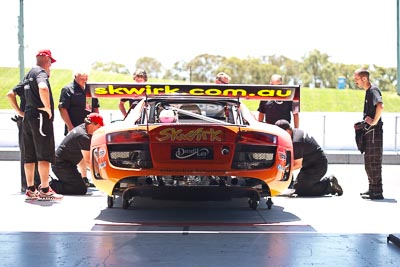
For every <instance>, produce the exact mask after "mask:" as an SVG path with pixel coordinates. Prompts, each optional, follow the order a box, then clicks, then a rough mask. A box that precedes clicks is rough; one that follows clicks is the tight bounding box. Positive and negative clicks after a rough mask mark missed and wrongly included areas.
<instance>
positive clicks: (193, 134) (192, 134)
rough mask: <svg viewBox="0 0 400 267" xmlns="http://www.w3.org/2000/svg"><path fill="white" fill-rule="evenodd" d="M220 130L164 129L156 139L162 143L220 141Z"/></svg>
mask: <svg viewBox="0 0 400 267" xmlns="http://www.w3.org/2000/svg"><path fill="white" fill-rule="evenodd" d="M222 135H223V132H222V130H215V129H213V128H207V129H205V128H203V127H201V128H197V129H194V130H186V131H185V130H184V129H176V128H172V127H171V128H165V129H163V130H161V131H160V132H159V135H158V136H157V137H156V139H157V140H158V141H160V142H162V141H172V142H173V141H212V142H221V141H222Z"/></svg>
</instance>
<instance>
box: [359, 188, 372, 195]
mask: <svg viewBox="0 0 400 267" xmlns="http://www.w3.org/2000/svg"><path fill="white" fill-rule="evenodd" d="M369 194H371V191H370V190H369V189H368V190H367V191H365V192H362V193H360V196H362V195H369Z"/></svg>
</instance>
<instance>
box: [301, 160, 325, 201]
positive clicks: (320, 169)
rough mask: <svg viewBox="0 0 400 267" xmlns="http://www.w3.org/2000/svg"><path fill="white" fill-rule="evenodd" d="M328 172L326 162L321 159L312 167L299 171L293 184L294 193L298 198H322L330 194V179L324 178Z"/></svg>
mask: <svg viewBox="0 0 400 267" xmlns="http://www.w3.org/2000/svg"><path fill="white" fill-rule="evenodd" d="M327 170H328V160H327V159H326V158H325V159H321V161H320V162H316V163H315V164H313V165H312V166H308V167H303V168H301V169H300V172H299V174H298V175H297V178H296V181H295V182H294V185H293V187H294V189H295V193H296V194H297V195H299V196H323V195H327V194H331V193H332V186H331V182H330V179H329V178H328V177H324V175H325V174H326V171H327Z"/></svg>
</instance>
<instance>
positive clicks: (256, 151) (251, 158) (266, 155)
mask: <svg viewBox="0 0 400 267" xmlns="http://www.w3.org/2000/svg"><path fill="white" fill-rule="evenodd" d="M275 155H276V146H259V145H244V144H237V145H236V149H235V156H234V158H233V162H232V169H239V170H257V169H267V168H271V167H272V166H273V165H274V163H275Z"/></svg>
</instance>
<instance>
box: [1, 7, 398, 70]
mask: <svg viewBox="0 0 400 267" xmlns="http://www.w3.org/2000/svg"><path fill="white" fill-rule="evenodd" d="M24 5H25V9H24V15H25V66H26V67H30V66H33V65H34V63H35V62H34V55H35V52H36V51H37V50H38V49H40V48H50V49H51V50H52V52H53V55H54V57H55V58H56V59H57V62H56V63H55V64H54V65H53V68H71V69H74V68H84V67H89V66H90V64H91V63H93V62H94V61H103V62H106V61H114V62H117V63H121V64H124V65H126V66H127V67H128V68H129V69H134V64H135V62H136V60H137V59H138V58H140V57H144V56H148V57H154V58H156V59H158V60H159V61H161V62H162V63H163V64H164V65H165V66H166V67H170V65H171V64H172V63H174V62H176V61H179V60H186V61H188V60H190V59H192V58H193V57H195V56H197V55H199V54H202V53H208V54H215V55H223V56H228V57H231V56H236V57H239V58H246V57H258V56H263V55H274V54H275V55H284V56H287V57H289V58H292V59H301V57H303V56H304V55H306V54H307V53H308V52H310V51H312V50H314V49H318V50H319V51H320V52H322V53H326V54H328V55H329V56H330V60H331V61H332V62H341V63H346V64H360V65H361V64H377V65H379V66H384V67H396V65H397V52H396V46H397V43H396V42H397V41H396V40H397V34H396V0H383V1H382V0H336V1H329V0H303V1H301V0H248V1H243V0H240V1H238V0H202V1H188V0H187V1H184V0H168V1H166V0H144V1H143V0H142V1H137V0H113V1H109V0H107V1H106V0H68V1H65V0H64V1H62V0H24ZM18 15H19V1H18V0H1V1H0V34H1V39H2V41H1V49H0V66H18V38H17V34H18V19H17V17H18Z"/></svg>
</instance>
